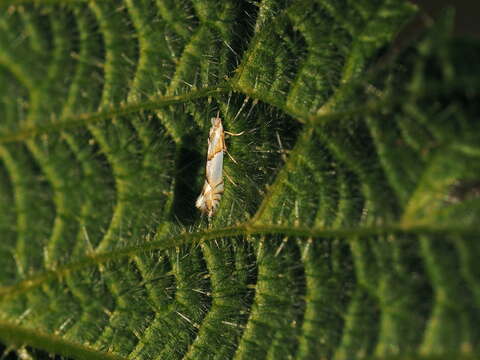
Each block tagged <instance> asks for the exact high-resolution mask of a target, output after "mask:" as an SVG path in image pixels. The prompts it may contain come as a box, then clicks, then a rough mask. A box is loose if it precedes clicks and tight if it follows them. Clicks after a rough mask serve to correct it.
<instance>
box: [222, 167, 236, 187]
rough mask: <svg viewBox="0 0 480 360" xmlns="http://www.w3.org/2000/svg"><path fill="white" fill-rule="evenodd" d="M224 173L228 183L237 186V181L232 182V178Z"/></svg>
mask: <svg viewBox="0 0 480 360" xmlns="http://www.w3.org/2000/svg"><path fill="white" fill-rule="evenodd" d="M223 173H224V174H225V176H226V178H227V179H228V181H230V182H231V183H232V184H233V185H234V186H237V184H236V183H235V181H233V180H232V178H231V177H230V176H228V174H227V172H226V171H225V170H224V171H223Z"/></svg>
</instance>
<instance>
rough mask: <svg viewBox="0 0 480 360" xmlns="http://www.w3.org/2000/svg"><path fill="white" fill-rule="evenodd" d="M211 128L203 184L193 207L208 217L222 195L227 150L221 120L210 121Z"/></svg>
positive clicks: (211, 214)
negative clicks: (224, 156)
mask: <svg viewBox="0 0 480 360" xmlns="http://www.w3.org/2000/svg"><path fill="white" fill-rule="evenodd" d="M211 122H212V127H211V128H210V133H209V137H208V150H207V165H206V171H205V183H204V184H203V189H202V192H201V194H200V196H199V197H198V199H197V201H196V203H195V206H196V207H197V208H198V209H200V211H202V212H203V213H205V214H207V215H208V217H211V216H213V214H214V213H215V211H216V209H217V207H218V204H219V203H220V199H221V197H222V194H223V190H224V186H223V154H224V152H225V151H226V150H227V148H226V146H225V135H224V132H223V125H222V119H221V118H220V117H219V116H218V115H217V117H215V118H212V119H211Z"/></svg>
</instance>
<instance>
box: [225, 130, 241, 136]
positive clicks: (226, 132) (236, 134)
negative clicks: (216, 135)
mask: <svg viewBox="0 0 480 360" xmlns="http://www.w3.org/2000/svg"><path fill="white" fill-rule="evenodd" d="M223 132H224V133H225V134H227V135H229V136H241V135H243V134H244V133H245V131H242V132H239V133H231V132H229V131H225V130H224V131H223Z"/></svg>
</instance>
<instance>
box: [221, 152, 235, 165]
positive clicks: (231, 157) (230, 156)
mask: <svg viewBox="0 0 480 360" xmlns="http://www.w3.org/2000/svg"><path fill="white" fill-rule="evenodd" d="M223 151H224V152H225V153H226V154H227V155H228V157H229V158H230V159H231V160H232V161H233V162H234V163H235V164H237V165H238V162H237V160H235V159H234V158H233V156H232V155H230V153H229V152H228V151H227V149H226V148H225V149H224V150H223Z"/></svg>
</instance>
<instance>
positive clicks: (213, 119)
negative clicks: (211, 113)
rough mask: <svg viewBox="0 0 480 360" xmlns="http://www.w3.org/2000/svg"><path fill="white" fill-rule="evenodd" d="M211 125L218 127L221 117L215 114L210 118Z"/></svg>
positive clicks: (220, 123)
mask: <svg viewBox="0 0 480 360" xmlns="http://www.w3.org/2000/svg"><path fill="white" fill-rule="evenodd" d="M210 121H211V122H212V127H219V126H220V125H222V119H221V118H220V117H219V116H218V115H217V117H214V118H211V119H210Z"/></svg>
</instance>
